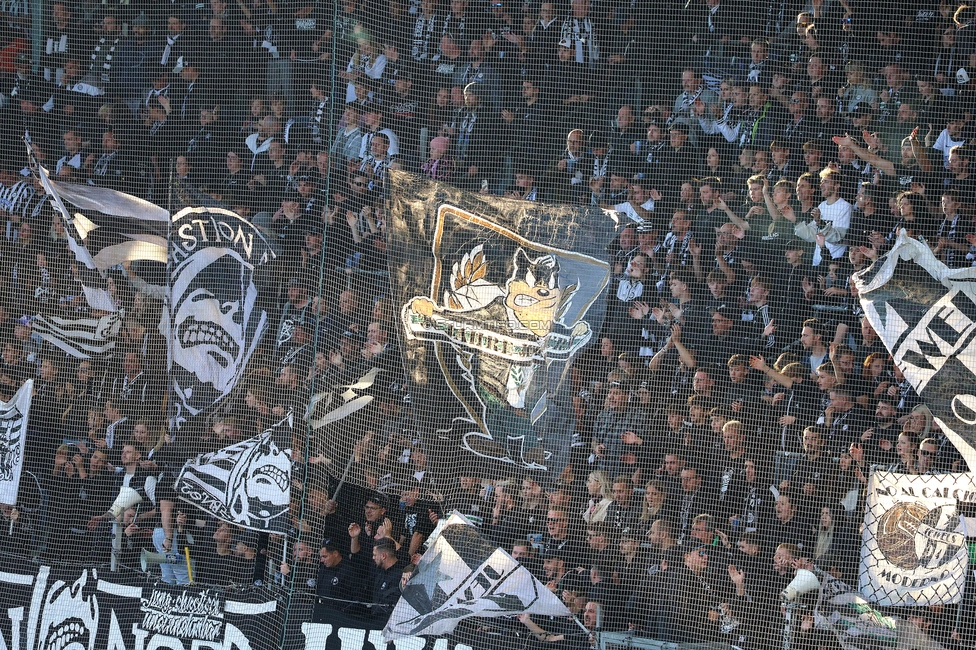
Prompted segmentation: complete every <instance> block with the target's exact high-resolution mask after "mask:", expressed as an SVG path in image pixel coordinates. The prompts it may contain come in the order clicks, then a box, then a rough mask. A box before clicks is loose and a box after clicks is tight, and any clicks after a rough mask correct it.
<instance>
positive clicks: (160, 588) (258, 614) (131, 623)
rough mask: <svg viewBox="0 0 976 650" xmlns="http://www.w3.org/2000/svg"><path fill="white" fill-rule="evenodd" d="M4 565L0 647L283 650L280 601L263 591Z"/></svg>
mask: <svg viewBox="0 0 976 650" xmlns="http://www.w3.org/2000/svg"><path fill="white" fill-rule="evenodd" d="M0 568H2V570H0V611H2V612H3V613H4V614H3V616H0V648H9V649H10V650H58V649H65V650H67V649H68V648H71V649H73V650H100V649H103V648H118V649H126V650H134V649H135V648H191V647H192V648H201V649H202V648H251V649H252V650H270V649H272V648H280V647H281V629H280V628H281V623H280V619H279V615H278V614H279V612H280V610H281V605H280V603H279V602H278V601H277V600H276V599H275V596H274V595H273V594H271V593H270V592H269V591H267V590H264V589H258V588H251V589H247V590H239V591H232V590H230V589H224V590H217V589H204V588H200V587H192V586H175V585H173V586H170V585H165V584H162V583H160V584H157V585H154V586H150V585H146V584H145V579H144V576H142V577H140V576H137V575H135V574H132V573H128V572H126V573H121V574H120V573H111V572H109V571H102V570H101V569H84V568H75V567H49V566H33V567H30V568H29V569H26V568H25V567H24V566H23V565H22V564H21V565H15V564H14V563H13V562H11V561H10V560H5V561H3V562H2V563H0ZM28 571H29V572H28Z"/></svg>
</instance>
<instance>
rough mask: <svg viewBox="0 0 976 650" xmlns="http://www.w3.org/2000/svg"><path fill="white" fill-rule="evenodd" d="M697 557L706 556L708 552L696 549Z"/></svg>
mask: <svg viewBox="0 0 976 650" xmlns="http://www.w3.org/2000/svg"><path fill="white" fill-rule="evenodd" d="M698 557H704V558H707V557H708V553H707V552H705V551H698Z"/></svg>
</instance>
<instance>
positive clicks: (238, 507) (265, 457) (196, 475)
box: [179, 419, 291, 530]
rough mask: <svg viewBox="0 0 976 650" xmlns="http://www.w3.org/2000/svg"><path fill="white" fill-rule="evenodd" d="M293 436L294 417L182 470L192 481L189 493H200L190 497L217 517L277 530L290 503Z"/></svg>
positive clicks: (184, 479)
mask: <svg viewBox="0 0 976 650" xmlns="http://www.w3.org/2000/svg"><path fill="white" fill-rule="evenodd" d="M286 423H287V425H288V426H287V427H285V426H284V425H285V424H286ZM290 435H291V420H290V419H286V420H283V421H282V422H281V423H279V424H278V425H276V426H275V427H272V428H271V429H268V430H266V431H264V432H263V433H261V434H259V435H257V436H255V437H254V438H251V439H249V440H244V441H241V442H239V443H236V444H233V445H230V446H229V447H225V448H224V449H221V450H219V451H215V452H213V453H211V454H207V455H206V456H203V457H202V462H200V463H199V464H198V465H196V466H195V467H193V468H192V471H190V470H189V469H185V470H184V472H183V474H181V476H180V479H179V481H180V483H179V484H180V486H181V487H182V486H189V489H188V493H190V494H200V495H201V496H198V497H196V498H195V499H194V500H192V501H191V502H193V503H198V504H202V506H201V507H204V509H205V510H207V511H208V512H211V513H212V514H214V515H215V516H216V517H217V518H219V519H223V520H224V521H229V522H231V523H234V524H240V525H241V526H245V527H247V528H250V529H253V530H270V529H273V528H275V525H276V524H277V523H278V521H279V520H281V518H282V517H283V516H285V515H286V514H287V512H288V507H289V505H290V503H291V491H290V485H291V449H290V448H289V445H288V444H287V443H286V441H290V440H291V438H290ZM279 441H280V443H281V444H279ZM203 495H205V496H203Z"/></svg>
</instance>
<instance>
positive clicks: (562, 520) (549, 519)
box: [546, 517, 566, 524]
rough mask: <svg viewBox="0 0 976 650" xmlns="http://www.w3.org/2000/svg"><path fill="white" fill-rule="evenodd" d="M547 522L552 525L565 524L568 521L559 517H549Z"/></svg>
mask: <svg viewBox="0 0 976 650" xmlns="http://www.w3.org/2000/svg"><path fill="white" fill-rule="evenodd" d="M546 521H548V522H549V523H550V524H552V523H562V522H564V521H566V520H565V519H560V518H559V517H549V518H548V519H546Z"/></svg>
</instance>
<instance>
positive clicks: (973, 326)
mask: <svg viewBox="0 0 976 650" xmlns="http://www.w3.org/2000/svg"><path fill="white" fill-rule="evenodd" d="M855 284H856V286H857V290H858V293H859V295H860V300H861V305H862V306H863V307H864V312H865V314H866V315H867V318H868V321H869V322H870V323H871V326H872V327H873V328H874V329H875V330H876V331H877V333H878V335H879V336H880V337H881V340H882V341H883V342H884V344H885V347H886V348H888V350H889V351H890V352H891V356H892V358H893V359H894V361H895V363H896V364H897V365H898V367H899V368H900V369H901V371H902V372H903V373H904V375H905V378H906V379H907V380H908V381H909V382H910V383H911V385H912V386H913V387H914V388H915V390H916V391H918V394H919V396H921V398H922V400H923V401H924V402H925V404H926V406H928V407H929V409H930V410H931V411H932V415H933V416H935V419H936V421H937V423H938V425H939V426H940V427H941V429H942V431H943V432H945V434H946V435H947V436H948V437H949V438H950V439H951V440H952V442H953V443H955V445H956V447H957V448H958V449H959V451H960V453H961V454H962V456H963V458H965V459H966V463H967V465H968V466H969V469H970V470H974V471H976V286H974V284H976V267H969V268H960V269H950V268H949V267H947V266H946V265H945V264H943V263H942V262H941V261H939V260H938V259H937V258H936V257H935V255H933V254H932V251H931V249H930V248H929V247H928V246H927V245H925V244H924V243H923V242H920V241H917V240H915V239H912V238H910V237H908V236H907V235H906V234H905V233H904V231H902V233H901V234H900V235H899V236H898V240H897V241H896V242H895V245H894V246H893V247H892V249H891V251H890V252H889V253H888V254H887V255H886V256H885V257H884V258H882V259H880V260H878V261H877V262H875V263H874V264H873V265H871V267H869V268H868V269H866V270H864V271H862V272H860V273H858V274H857V275H856V276H855Z"/></svg>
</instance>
